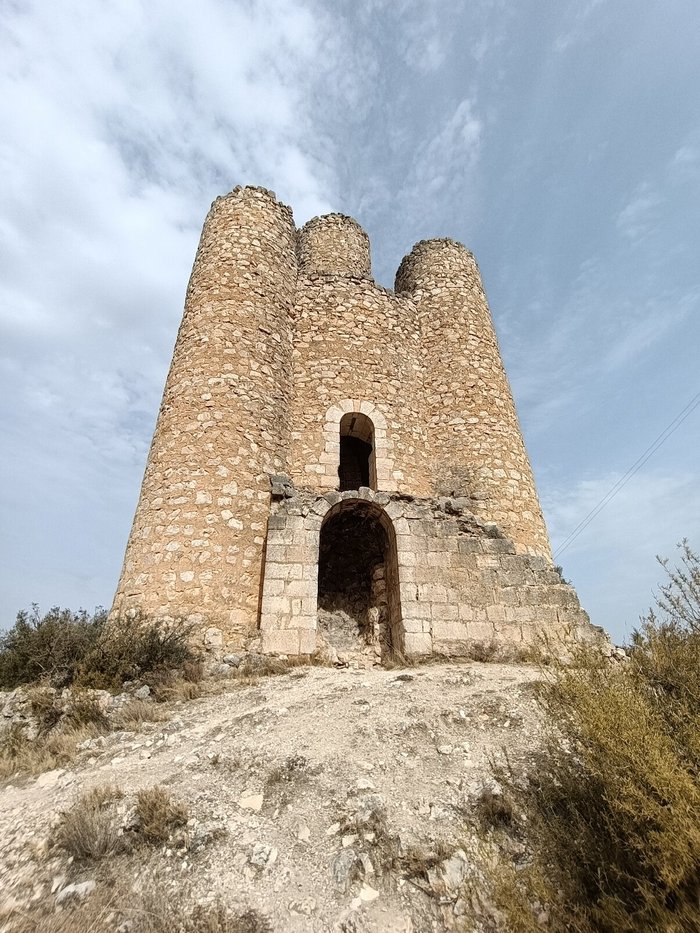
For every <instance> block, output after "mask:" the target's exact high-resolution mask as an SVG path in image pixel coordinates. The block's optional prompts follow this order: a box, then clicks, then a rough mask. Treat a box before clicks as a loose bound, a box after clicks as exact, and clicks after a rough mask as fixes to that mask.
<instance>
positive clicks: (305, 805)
mask: <svg viewBox="0 0 700 933" xmlns="http://www.w3.org/2000/svg"><path fill="white" fill-rule="evenodd" d="M539 676H540V675H539V673H538V670H537V668H536V667H534V666H527V665H506V664H496V663H484V664H481V663H477V662H465V663H451V664H448V663H442V664H431V665H427V666H424V667H416V668H408V669H395V670H386V669H383V668H380V667H373V668H370V669H361V668H359V667H358V668H341V669H334V668H326V667H299V668H291V669H290V670H288V671H287V672H286V673H284V674H282V675H280V676H274V677H264V678H260V679H259V680H258V682H257V683H245V682H235V683H234V682H233V681H232V682H231V684H230V686H227V687H226V689H225V690H224V691H223V692H221V693H220V694H219V695H216V696H207V697H203V698H200V699H195V700H190V701H178V702H175V703H169V704H165V705H164V706H163V707H162V709H163V711H164V715H165V716H166V717H167V718H165V719H164V720H163V721H160V722H151V723H144V724H143V725H142V726H141V727H139V729H138V731H129V732H126V731H121V732H112V733H108V734H106V735H104V736H100V737H98V738H94V739H91V740H88V741H86V742H83V743H82V744H83V747H82V748H81V750H80V751H79V752H78V755H77V757H76V759H75V761H74V762H73V763H72V764H71V766H70V767H67V768H66V769H65V770H60V769H59V770H53V771H49V772H45V773H43V774H40V775H39V776H37V777H23V778H20V777H13V778H11V779H10V780H9V782H7V781H6V782H5V786H4V787H2V788H1V789H0V795H1V796H0V799H1V800H2V807H1V808H0V853H1V855H0V931H3V933H5V931H6V933H9V931H11V930H13V929H15V928H17V925H18V924H19V919H18V918H21V916H22V915H26V914H30V915H31V914H32V912H34V913H36V912H37V911H41V910H45V911H47V912H48V913H51V912H53V911H54V910H55V909H58V910H59V911H60V910H67V909H69V907H68V905H69V904H70V903H71V902H75V903H77V901H78V895H79V894H80V893H81V892H82V894H83V895H84V896H85V904H87V903H89V901H90V899H91V898H95V897H96V896H98V894H99V890H100V885H104V884H106V883H111V882H108V881H107V882H106V881H105V878H108V877H109V875H108V874H105V870H104V866H102V867H100V866H96V865H95V864H93V863H91V862H90V861H87V862H80V861H77V860H70V859H69V858H68V857H67V855H66V853H65V852H62V851H61V850H60V849H58V848H56V847H55V846H53V845H52V844H51V839H52V833H53V828H54V827H55V826H56V824H57V822H58V820H59V818H60V813H61V812H62V811H66V810H67V809H69V808H70V807H71V806H72V805H74V804H75V802H76V800H78V799H79V797H80V795H82V794H84V793H85V792H86V791H89V790H90V789H91V788H94V787H96V786H99V785H104V784H110V785H116V786H118V787H119V788H121V789H122V790H123V791H124V793H125V797H124V798H123V799H122V800H121V801H119V802H118V803H117V804H115V807H116V813H117V815H118V818H119V819H120V820H121V822H122V825H123V827H124V828H125V831H126V830H128V825H129V820H130V819H131V816H130V808H132V805H133V798H134V795H135V794H136V792H137V791H138V790H140V789H143V788H146V787H152V786H153V785H163V786H165V787H166V788H168V790H170V791H171V792H172V795H173V797H174V798H176V799H178V800H180V801H182V802H183V803H184V804H185V805H186V807H187V811H188V816H189V822H188V824H187V827H186V828H185V829H184V830H183V831H182V832H181V833H180V834H179V835H177V836H174V837H173V839H172V840H170V841H168V842H167V843H165V844H163V845H161V846H158V847H151V849H150V850H149V852H148V854H145V853H144V852H139V853H134V854H132V855H130V856H129V857H128V858H127V857H126V856H120V857H119V858H120V859H121V862H120V864H121V865H122V875H123V874H124V872H126V873H127V875H128V876H129V878H128V880H129V884H130V885H131V886H132V887H133V888H134V889H136V890H138V889H139V887H140V886H141V887H142V886H144V885H145V884H146V883H147V881H148V879H156V881H157V886H158V889H159V891H160V893H161V894H162V895H164V896H165V897H166V898H168V897H171V896H172V897H173V898H174V897H176V896H179V895H181V893H182V891H184V890H186V891H187V892H188V895H187V896H188V897H190V898H192V899H194V900H195V901H196V902H200V903H213V902H215V901H217V900H220V901H221V902H222V903H224V904H228V905H230V906H232V907H233V908H235V909H237V910H246V909H252V910H253V911H254V912H256V916H259V917H261V918H267V921H269V927H268V928H269V929H271V930H274V931H302V930H303V931H319V933H321V931H336V930H337V931H348V933H350V931H352V933H360V931H363V933H364V931H367V933H369V931H377V933H378V931H390V933H391V931H396V933H398V931H405V933H408V931H415V933H422V931H437V930H451V929H461V930H471V929H477V928H478V927H477V926H475V925H474V921H473V920H472V919H471V917H472V911H473V907H474V899H473V897H472V895H471V894H470V890H472V889H473V888H472V887H471V886H470V882H471V885H474V884H475V885H476V886H477V887H478V883H479V877H478V868H477V867H476V866H477V864H478V859H477V849H478V848H479V846H480V845H481V843H480V841H479V839H480V835H481V836H483V833H480V832H479V830H478V821H477V819H476V815H475V801H476V800H477V798H478V797H479V795H480V793H481V791H482V788H483V786H484V784H485V783H486V784H488V782H489V781H490V774H489V759H490V757H491V756H493V755H500V754H501V753H502V750H503V749H505V750H507V752H508V755H509V757H510V759H511V761H514V762H517V761H519V760H522V759H523V758H526V757H528V756H529V755H530V753H531V752H532V750H533V748H535V747H536V745H537V743H538V737H539V731H540V728H539V719H538V711H537V707H536V704H535V702H534V694H535V688H536V687H535V685H536V681H537V680H538V678H539ZM93 881H94V882H95V888H94V889H93V886H92V884H88V885H87V886H85V887H83V888H80V889H78V891H77V892H76V889H75V888H71V885H80V884H83V883H84V882H93ZM66 892H68V893H66ZM128 906H129V905H128V904H120V905H119V909H118V910H117V911H116V912H115V913H114V914H113V915H111V914H110V918H111V921H112V922H111V929H113V930H118V931H120V933H127V931H129V930H131V929H134V930H137V929H138V926H137V925H136V926H135V925H134V922H135V921H132V920H128V919H127V920H124V917H125V916H126V915H127V914H128ZM71 909H74V908H71ZM83 909H84V907H81V908H79V910H83ZM76 916H77V913H76ZM76 924H77V921H76ZM130 924H131V925H130ZM70 928H71V927H69V926H67V927H65V929H70ZM94 928H95V929H102V928H104V929H109V928H110V926H109V923H108V924H107V926H104V927H94ZM263 928H264V927H260V929H263ZM22 929H27V927H26V926H24V927H22ZM36 929H42V926H41V924H39V925H38V926H37V927H36ZM90 929H93V927H90ZM241 929H242V928H241ZM251 929H253V927H251Z"/></svg>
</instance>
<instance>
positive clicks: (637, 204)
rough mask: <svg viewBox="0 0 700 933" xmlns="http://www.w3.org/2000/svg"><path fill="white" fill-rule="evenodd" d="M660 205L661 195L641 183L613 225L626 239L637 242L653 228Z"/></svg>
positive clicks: (649, 186) (661, 202)
mask: <svg viewBox="0 0 700 933" xmlns="http://www.w3.org/2000/svg"><path fill="white" fill-rule="evenodd" d="M662 204H663V198H662V197H661V195H660V194H659V193H658V192H657V191H655V190H654V189H653V188H652V187H651V185H650V184H649V183H648V182H643V183H642V184H641V185H639V187H638V188H637V190H636V191H635V193H634V195H633V196H632V198H631V200H630V201H629V202H628V203H627V204H626V205H625V206H624V207H623V209H622V210H621V211H620V213H619V214H618V215H617V218H616V220H615V225H616V227H617V229H618V230H619V231H620V233H621V234H622V235H623V236H625V237H627V239H629V240H639V239H641V238H642V237H643V236H646V234H648V233H649V232H650V231H651V230H652V229H653V228H654V225H655V223H656V221H657V218H658V213H659V208H660V206H661V205H662Z"/></svg>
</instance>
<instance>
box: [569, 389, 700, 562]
mask: <svg viewBox="0 0 700 933" xmlns="http://www.w3.org/2000/svg"><path fill="white" fill-rule="evenodd" d="M698 405H700V392H698V393H697V395H694V396H693V398H691V400H690V401H689V402H688V404H687V405H686V406H685V408H683V409H682V411H680V412H679V413H678V414H677V415H676V417H675V418H674V419H673V421H671V422H670V423H669V424H668V425H667V426H666V427H665V428H664V430H663V431H662V432H661V434H659V436H658V437H657V438H656V439H655V440H653V441H652V442H651V444H650V445H649V446H648V447H647V449H646V450H645V451H644V453H643V454H642V455H641V456H640V457H639V458H638V459H637V460H635V462H634V463H633V464H632V466H631V467H630V468H629V469H628V470H627V472H626V473H625V474H624V475H623V476H621V477H620V479H619V480H618V481H617V482H616V483H615V484H614V485H613V486H611V487H610V489H609V490H608V492H607V493H606V494H605V495H604V496H603V498H602V499H601V500H600V502H599V503H598V504H597V505H596V506H594V508H592V509H591V511H590V512H589V513H588V515H586V516H585V518H583V519H581V521H580V522H579V523H578V525H577V526H576V527H575V528H574V529H573V531H571V532H570V533H569V535H568V537H566V538H565V539H564V541H563V542H562V543H561V544H560V545H559V547H558V548H557V550H556V552H555V554H554V556H555V557H558V556H559V555H560V554H562V553H563V552H564V551H565V550H566V549H567V548H568V547H569V546H570V545H571V544H573V542H574V541H575V540H576V538H578V536H579V535H580V534H581V533H582V532H583V531H584V530H585V529H586V528H587V527H588V526H589V525H590V523H591V522H592V521H593V519H594V518H595V517H596V516H597V515H598V514H599V513H600V512H601V511H602V510H603V509H604V508H605V506H606V505H607V504H608V503H609V502H610V501H611V500H612V499H614V498H615V496H616V495H617V494H618V492H619V491H620V490H621V489H622V487H623V486H625V485H626V484H627V483H628V482H629V481H630V480H631V479H632V477H633V476H634V474H635V473H636V472H637V471H638V470H640V469H641V468H642V467H643V466H644V464H645V463H646V462H647V460H648V459H649V458H650V457H651V456H652V455H653V454H654V453H656V451H657V450H658V449H659V447H661V445H662V444H663V443H664V442H665V441H667V440H668V438H669V437H670V436H671V435H672V434H673V432H674V431H675V430H677V429H678V428H679V427H680V426H681V424H682V423H683V422H684V421H685V419H686V418H687V417H688V416H689V415H691V414H692V413H693V412H694V411H695V409H696V408H697V407H698Z"/></svg>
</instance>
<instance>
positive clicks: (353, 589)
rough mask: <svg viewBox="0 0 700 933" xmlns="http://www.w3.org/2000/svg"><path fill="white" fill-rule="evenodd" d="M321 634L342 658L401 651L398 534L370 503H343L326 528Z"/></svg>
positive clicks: (320, 571) (323, 530) (321, 569)
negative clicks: (396, 534)
mask: <svg viewBox="0 0 700 933" xmlns="http://www.w3.org/2000/svg"><path fill="white" fill-rule="evenodd" d="M318 632H319V634H320V635H321V636H322V637H323V638H324V639H325V640H326V641H327V642H328V643H329V644H330V645H331V646H332V647H333V648H334V649H335V651H336V652H337V653H338V655H340V656H349V657H352V656H355V657H359V656H364V657H365V658H366V659H367V660H370V661H372V660H379V659H381V658H385V657H387V656H388V655H391V654H392V653H394V652H395V651H400V650H401V645H400V632H401V628H400V609H399V599H398V565H397V560H396V542H395V537H394V530H393V526H392V525H391V521H390V520H389V518H388V516H386V515H385V514H384V513H383V511H382V510H381V509H379V508H377V507H376V506H373V505H372V504H371V503H368V502H365V501H362V500H360V501H358V500H345V501H344V502H340V503H338V504H337V505H336V506H334V507H333V509H331V511H330V512H329V513H328V514H327V516H326V519H325V521H324V523H323V525H322V527H321V538H320V542H319V565H318Z"/></svg>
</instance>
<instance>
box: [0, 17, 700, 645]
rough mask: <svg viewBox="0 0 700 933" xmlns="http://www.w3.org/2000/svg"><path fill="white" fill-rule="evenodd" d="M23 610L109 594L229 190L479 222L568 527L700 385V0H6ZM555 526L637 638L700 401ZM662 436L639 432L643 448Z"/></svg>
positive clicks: (550, 500) (467, 224)
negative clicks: (192, 296)
mask: <svg viewBox="0 0 700 933" xmlns="http://www.w3.org/2000/svg"><path fill="white" fill-rule="evenodd" d="M0 178H1V181H0V380H1V382H0V405H1V406H2V423H3V434H4V439H3V445H2V460H1V462H2V474H3V475H2V482H1V483H0V497H1V501H0V531H1V534H0V546H1V551H0V625H3V624H5V625H8V624H11V623H12V621H13V620H14V615H15V613H16V611H17V610H18V609H19V608H21V607H27V606H29V604H30V603H32V602H38V603H40V605H41V606H42V608H48V607H49V606H50V605H52V604H61V605H65V606H70V607H73V608H77V607H79V606H84V607H86V608H90V609H91V608H92V607H94V606H95V605H96V604H103V605H109V603H110V601H111V598H112V595H113V591H114V588H115V586H116V581H117V577H118V574H119V570H120V566H121V561H122V557H123V552H124V546H125V543H126V538H127V535H128V532H129V527H130V524H131V519H132V516H133V511H134V508H135V505H136V500H137V496H138V491H139V485H140V481H141V476H142V473H143V468H144V465H145V459H146V454H147V449H148V445H149V442H150V438H151V434H152V431H153V427H154V422H155V416H156V413H157V410H158V405H159V402H160V395H161V392H162V388H163V384H164V381H165V376H166V372H167V367H168V364H169V361H170V355H171V352H172V346H173V343H174V339H175V334H176V330H177V326H178V323H179V319H180V315H181V313H182V302H183V296H184V290H185V286H186V282H187V278H188V275H189V271H190V268H191V264H192V259H193V256H194V251H195V249H196V245H197V239H198V236H199V231H200V228H201V224H202V221H203V218H204V215H205V214H206V211H207V209H208V207H209V204H210V202H211V201H212V199H213V198H214V197H215V196H216V195H217V194H220V193H223V192H225V191H228V190H230V189H231V188H232V187H233V186H235V185H237V184H260V185H265V186H266V187H269V188H272V189H273V190H274V191H276V192H277V194H278V196H279V197H280V198H282V199H283V200H284V201H286V202H287V203H289V204H291V205H292V206H293V208H294V213H295V218H296V221H297V223H298V224H301V223H303V222H304V221H306V220H307V219H308V218H309V217H311V216H313V215H315V214H318V213H324V212H327V211H330V210H336V211H343V212H345V213H348V214H351V215H353V216H354V217H356V218H357V219H358V220H359V221H360V222H361V223H362V224H363V226H364V227H365V229H366V230H367V231H368V233H369V234H370V236H371V238H372V243H373V262H374V271H375V276H376V278H377V279H378V281H379V282H381V283H382V284H384V285H387V286H391V285H392V283H393V275H394V271H395V269H396V267H397V265H398V263H399V261H400V259H401V257H402V256H403V255H404V254H405V253H406V252H407V251H408V250H409V249H410V247H411V245H412V244H413V243H414V242H415V241H416V240H418V239H421V238H424V237H429V236H436V235H440V236H452V237H455V238H457V239H460V240H462V241H463V242H464V243H466V244H467V245H468V246H469V247H470V248H471V249H472V250H473V251H474V252H475V254H476V256H477V258H478V260H479V262H480V265H481V268H482V273H483V276H484V280H485V283H486V288H487V291H488V295H489V299H490V303H491V307H492V311H493V314H494V319H495V323H496V328H497V331H498V333H499V337H500V341H501V348H502V352H503V356H504V359H505V363H506V367H507V369H508V372H509V375H510V378H511V381H512V385H513V391H514V394H515V398H516V403H517V405H518V410H519V414H520V418H521V421H522V425H523V430H524V433H525V439H526V443H527V446H528V449H529V452H530V455H531V458H532V461H533V466H534V470H535V476H536V478H537V481H538V485H539V490H540V495H541V498H542V502H543V507H544V510H545V514H546V517H547V521H548V524H549V529H550V533H551V537H552V540H553V544H554V547H555V549H557V547H559V546H561V545H562V543H564V542H565V541H566V539H567V536H568V535H569V534H570V532H572V531H573V530H574V529H575V528H576V527H577V526H578V525H579V523H580V522H581V521H582V520H583V519H584V518H585V517H586V516H587V515H588V513H589V512H590V511H591V510H592V509H594V508H595V507H596V505H597V504H598V503H599V502H600V501H601V500H602V499H603V497H604V496H606V494H607V493H608V491H609V490H611V489H613V488H615V485H616V484H617V483H618V482H619V481H620V480H621V479H623V478H624V477H625V474H626V473H627V472H628V470H630V468H632V467H633V466H634V465H635V464H636V463H637V461H638V460H639V459H640V458H641V457H642V455H643V454H644V453H645V451H646V450H647V449H648V448H649V447H650V445H652V443H653V442H654V441H655V440H656V439H657V438H658V437H659V436H660V435H662V432H664V430H665V429H666V428H667V427H668V426H669V425H671V426H672V425H673V424H674V419H675V418H676V416H677V415H679V414H680V413H681V412H683V411H684V409H686V406H688V404H689V403H690V402H691V400H692V399H693V398H694V397H695V396H696V395H697V393H698V392H700V366H699V365H698V364H699V363H700V314H699V311H700V261H699V258H698V243H700V4H698V2H697V0H663V2H662V0H646V2H644V3H640V2H639V0H557V2H549V3H543V2H542V0H518V2H513V0H463V2H460V0H451V2H437V0H434V2H431V0H391V2H390V0H325V2H323V0H296V2H295V0H267V2H256V0H245V2H244V0H198V2H197V3H185V2H181V0H148V2H147V0H101V2H99V3H95V2H94V0H61V2H60V3H50V2H47V0H37V2H30V0H0ZM688 411H689V413H688V414H687V417H685V420H683V421H682V423H680V425H679V426H678V428H677V430H675V431H674V432H673V433H672V434H671V436H670V437H669V438H668V440H666V442H665V443H664V444H663V445H662V446H660V447H659V449H658V450H656V452H654V453H653V455H652V456H651V457H649V458H648V459H647V460H646V462H642V463H640V464H639V468H638V469H636V471H634V472H633V473H631V476H630V478H629V481H628V482H627V483H626V484H625V485H624V486H622V487H620V489H619V492H618V493H617V494H616V495H615V496H614V497H613V498H612V500H611V501H610V502H609V504H608V505H607V506H606V508H604V509H603V510H602V511H601V512H600V514H599V515H597V517H596V518H595V519H594V520H593V521H592V522H591V523H590V525H588V526H587V527H586V528H585V529H584V530H583V532H582V533H581V534H580V535H578V537H576V538H575V540H573V542H572V543H571V544H570V545H569V546H568V547H567V548H566V550H564V551H563V552H562V553H561V554H560V556H559V557H558V558H557V560H558V562H559V563H561V564H562V565H563V567H564V573H565V576H566V577H568V578H570V579H571V580H572V581H573V582H574V584H575V585H576V586H577V588H578V591H579V595H580V597H581V600H582V602H583V604H584V606H585V607H586V608H587V609H588V611H589V612H590V614H591V616H592V618H593V621H594V622H597V623H598V624H602V625H604V626H606V627H607V628H608V629H609V630H610V631H611V632H612V633H613V635H614V636H615V638H616V639H618V640H621V639H623V638H624V637H625V635H626V634H627V633H628V632H629V631H630V629H631V627H632V626H634V625H635V624H636V623H637V620H638V617H639V615H640V613H642V612H644V611H645V610H646V609H647V607H648V606H649V605H650V603H651V601H652V599H653V593H654V590H655V587H656V586H657V584H658V582H659V581H660V579H661V572H660V568H659V567H658V565H657V564H656V562H655V559H654V558H655V555H656V554H663V555H673V553H674V549H675V547H674V546H675V544H676V542H678V541H679V540H680V539H681V538H682V537H684V536H687V537H688V538H690V540H691V543H693V542H694V543H695V545H696V547H697V548H700V458H699V457H698V454H699V453H700V443H699V439H700V407H698V408H697V409H695V410H692V409H688ZM642 459H643V458H642Z"/></svg>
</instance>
